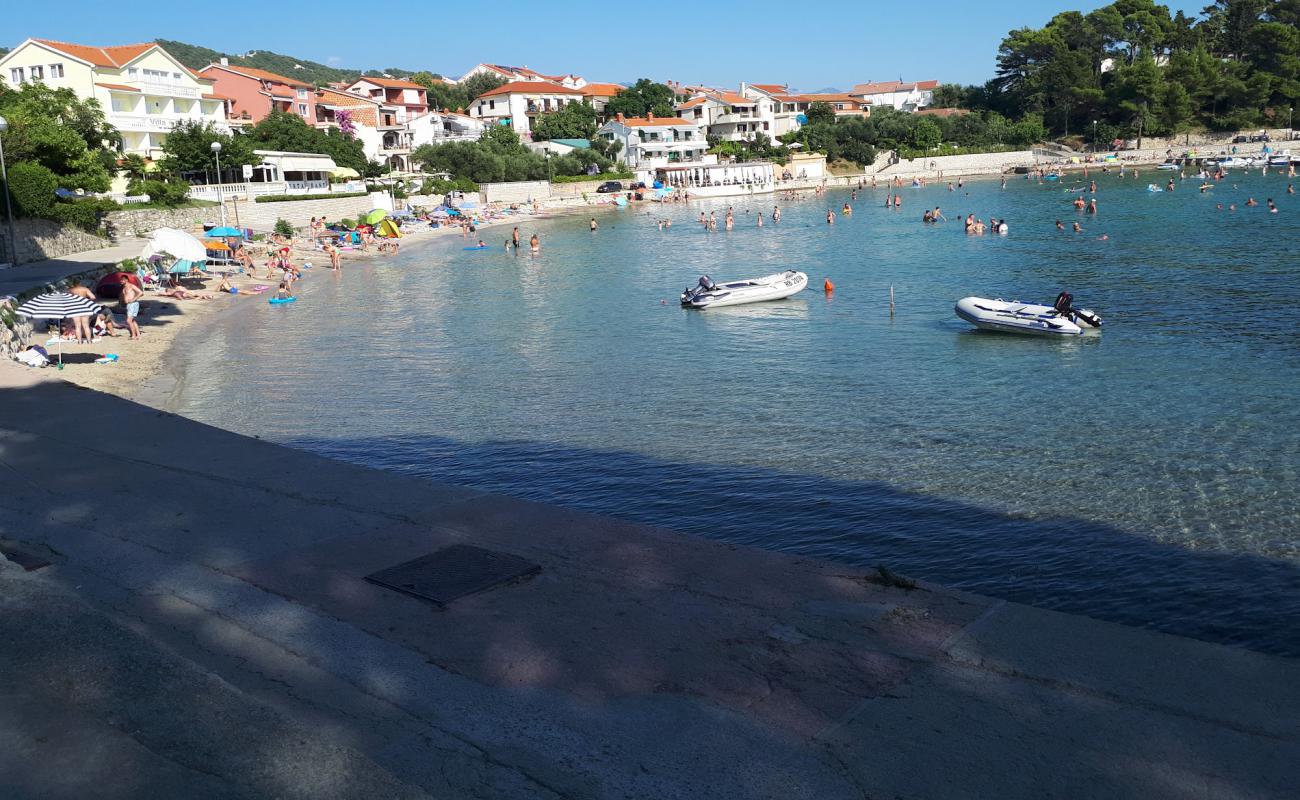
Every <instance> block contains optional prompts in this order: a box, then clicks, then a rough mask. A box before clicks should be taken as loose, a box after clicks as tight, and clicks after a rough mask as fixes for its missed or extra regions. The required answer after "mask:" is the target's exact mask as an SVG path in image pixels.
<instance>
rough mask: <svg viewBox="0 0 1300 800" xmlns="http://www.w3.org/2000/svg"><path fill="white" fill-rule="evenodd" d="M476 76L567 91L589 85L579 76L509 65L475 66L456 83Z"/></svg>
mask: <svg viewBox="0 0 1300 800" xmlns="http://www.w3.org/2000/svg"><path fill="white" fill-rule="evenodd" d="M475 75H491V76H493V77H495V78H500V79H502V80H504V81H507V82H511V81H546V82H547V83H556V84H559V85H560V86H563V87H564V88H566V89H581V88H582V87H584V86H586V85H587V81H586V79H584V78H581V77H579V76H577V75H573V74H568V75H543V74H542V73H540V72H538V71H537V70H535V69H529V68H528V67H512V66H509V65H508V64H475V65H474V66H473V67H471V68H470V70H469V71H468V72H466V73H465V74H464V75H462V76H460V80H458V81H456V83H461V82H463V81H467V80H469V79H470V78H472V77H474V76H475Z"/></svg>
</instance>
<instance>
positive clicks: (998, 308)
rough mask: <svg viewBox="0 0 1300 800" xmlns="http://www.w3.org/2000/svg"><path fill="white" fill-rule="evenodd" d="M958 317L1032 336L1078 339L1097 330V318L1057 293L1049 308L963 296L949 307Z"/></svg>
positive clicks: (1069, 297)
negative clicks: (1087, 332) (1090, 331)
mask: <svg viewBox="0 0 1300 800" xmlns="http://www.w3.org/2000/svg"><path fill="white" fill-rule="evenodd" d="M953 310H954V311H955V312H956V313H957V316H958V317H961V318H962V319H964V320H966V321H967V322H969V323H970V324H972V325H974V326H975V327H976V328H979V329H980V330H985V331H999V332H1001V333H1025V334H1031V335H1035V336H1080V335H1082V334H1083V333H1084V331H1088V330H1096V329H1098V328H1100V327H1101V317H1099V316H1097V315H1096V314H1094V313H1092V312H1091V311H1089V310H1088V309H1086V308H1076V307H1075V306H1074V295H1072V294H1070V293H1069V292H1061V293H1060V294H1059V295H1057V296H1056V302H1055V303H1053V304H1052V305H1050V306H1043V305H1036V304H1033V303H1022V302H1020V301H1018V300H1011V301H1006V300H1001V299H997V300H990V299H988V298H986V297H963V298H962V299H960V300H958V301H957V305H956V306H955V307H954V308H953Z"/></svg>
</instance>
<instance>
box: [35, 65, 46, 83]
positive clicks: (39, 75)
mask: <svg viewBox="0 0 1300 800" xmlns="http://www.w3.org/2000/svg"><path fill="white" fill-rule="evenodd" d="M44 79H45V67H40V66H35V67H32V80H33V81H40V80H44Z"/></svg>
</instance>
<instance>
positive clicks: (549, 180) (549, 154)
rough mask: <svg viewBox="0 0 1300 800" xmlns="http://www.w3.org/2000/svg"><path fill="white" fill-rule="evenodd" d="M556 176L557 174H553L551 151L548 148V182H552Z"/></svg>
mask: <svg viewBox="0 0 1300 800" xmlns="http://www.w3.org/2000/svg"><path fill="white" fill-rule="evenodd" d="M554 178H555V176H554V175H552V174H551V151H550V150H549V149H548V150H547V151H546V182H547V183H550V182H552V181H553V180H554Z"/></svg>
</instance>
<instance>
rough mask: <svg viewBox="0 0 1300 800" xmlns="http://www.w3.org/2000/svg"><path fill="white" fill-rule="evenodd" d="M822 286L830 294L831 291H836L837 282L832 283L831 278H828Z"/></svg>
mask: <svg viewBox="0 0 1300 800" xmlns="http://www.w3.org/2000/svg"><path fill="white" fill-rule="evenodd" d="M822 288H823V289H825V290H826V293H827V294H830V293H831V292H833V291H835V284H833V283H831V279H830V278H827V279H826V282H825V283H823V284H822Z"/></svg>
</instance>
